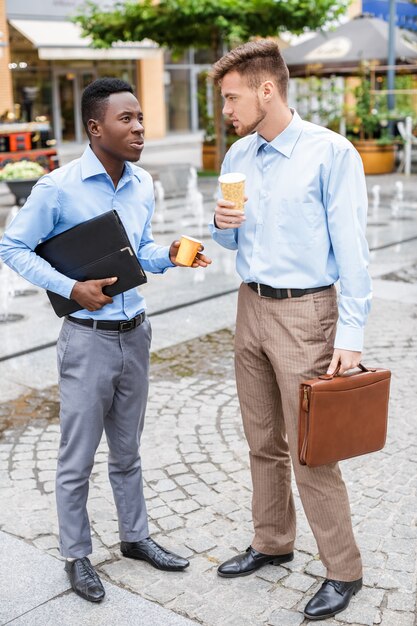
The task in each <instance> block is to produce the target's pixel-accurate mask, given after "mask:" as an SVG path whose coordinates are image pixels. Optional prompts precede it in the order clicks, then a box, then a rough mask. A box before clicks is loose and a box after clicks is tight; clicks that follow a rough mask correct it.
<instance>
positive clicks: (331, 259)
mask: <svg viewBox="0 0 417 626" xmlns="http://www.w3.org/2000/svg"><path fill="white" fill-rule="evenodd" d="M228 172H242V173H244V174H246V187H245V193H246V195H247V196H248V201H247V202H246V204H245V215H246V221H245V222H244V223H243V224H242V225H241V226H240V228H235V229H233V228H230V229H229V228H228V229H225V230H221V229H218V228H216V227H215V226H214V223H211V224H210V231H211V233H212V237H213V239H214V240H215V241H217V242H218V243H219V244H221V245H222V246H224V247H225V248H229V249H230V250H237V257H236V269H237V271H238V273H239V275H240V276H241V278H242V280H243V281H244V282H247V283H248V282H256V283H261V284H265V285H270V286H271V287H276V288H278V287H281V288H290V289H291V288H292V289H296V288H298V289H308V288H312V287H321V286H324V285H330V284H332V283H335V282H336V281H337V280H339V279H340V296H339V321H338V326H337V333H336V339H335V348H340V349H345V350H357V351H361V350H362V346H363V330H364V326H365V322H366V318H367V315H368V312H369V309H370V301H371V296H372V294H371V280H370V277H369V274H368V271H367V266H368V260H369V251H368V245H367V242H366V239H365V228H366V213H367V206H368V198H367V191H366V183H365V177H364V173H363V166H362V161H361V159H360V156H359V154H358V153H357V151H356V150H355V149H354V147H353V146H352V144H351V143H350V142H349V141H348V140H347V139H345V138H344V137H342V136H341V135H338V134H337V133H334V132H332V131H330V130H328V129H326V128H323V127H321V126H317V125H315V124H311V123H309V122H305V121H303V120H302V119H301V118H300V116H299V115H298V114H297V113H296V112H295V111H293V119H292V121H291V122H290V124H289V125H288V126H287V127H286V128H285V130H284V131H283V132H282V133H280V134H279V135H278V136H277V137H275V139H273V141H271V142H269V143H268V142H267V141H265V139H264V138H263V137H262V136H261V135H259V134H257V133H254V134H252V135H248V136H247V137H244V138H242V139H240V140H239V141H237V142H236V143H234V144H233V145H232V147H231V148H230V150H229V151H228V153H227V154H226V157H225V159H224V162H223V166H222V173H223V174H225V173H228Z"/></svg>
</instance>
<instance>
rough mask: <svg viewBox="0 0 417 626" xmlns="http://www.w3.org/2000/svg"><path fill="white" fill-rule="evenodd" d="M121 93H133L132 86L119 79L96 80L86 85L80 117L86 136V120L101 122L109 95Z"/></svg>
mask: <svg viewBox="0 0 417 626" xmlns="http://www.w3.org/2000/svg"><path fill="white" fill-rule="evenodd" d="M122 91H128V92H129V93H133V88H132V85H129V83H127V82H126V81H125V80H120V79H119V78H107V77H104V78H98V79H97V80H95V81H93V82H92V83H90V84H89V85H87V87H86V88H85V89H84V91H83V95H82V98H81V116H82V119H83V124H84V128H85V132H86V133H87V135H89V132H88V120H91V119H98V120H102V119H103V118H104V115H105V112H106V108H107V101H108V99H109V97H110V96H111V94H112V93H120V92H122Z"/></svg>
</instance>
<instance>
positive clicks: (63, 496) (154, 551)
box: [0, 78, 211, 602]
mask: <svg viewBox="0 0 417 626" xmlns="http://www.w3.org/2000/svg"><path fill="white" fill-rule="evenodd" d="M82 117H83V122H84V126H85V129H86V132H87V134H88V137H89V140H90V146H89V147H88V148H87V149H86V150H85V152H84V154H83V155H82V157H81V158H80V159H77V160H75V161H73V162H71V163H69V164H68V165H66V166H64V167H62V168H60V169H58V170H55V171H54V172H52V173H50V174H48V175H46V176H44V177H43V178H41V179H40V180H39V182H38V183H37V184H36V185H35V186H34V188H33V191H32V194H31V195H30V197H29V198H28V200H27V202H26V204H25V205H24V206H23V207H22V209H21V210H20V211H19V213H18V214H17V216H16V217H15V219H14V220H13V222H12V223H11V225H10V226H9V228H8V229H7V231H6V233H5V234H4V237H3V239H2V241H1V245H0V256H1V258H2V259H3V260H4V261H5V263H7V264H8V265H9V266H10V267H12V268H13V269H14V270H16V271H17V272H18V273H19V274H21V275H22V276H24V277H25V278H27V279H28V280H30V281H31V282H33V283H34V284H36V285H38V286H40V287H43V288H44V289H49V290H51V291H53V292H55V293H58V294H60V295H61V296H64V297H66V298H70V297H71V298H72V299H74V300H75V301H77V302H78V303H79V304H80V305H81V306H82V307H83V308H82V310H80V311H78V312H77V313H75V314H74V315H71V316H67V318H66V319H65V321H64V324H63V326H62V329H61V333H60V336H59V340H58V345H57V352H58V370H59V385H60V399H61V410H60V427H61V441H60V448H59V455H58V468H57V479H56V498H57V509H58V521H59V541H60V550H61V554H62V555H63V556H64V557H65V558H66V562H65V569H66V571H67V572H68V575H69V579H70V582H71V585H72V587H73V589H74V591H75V592H76V593H77V594H78V595H80V596H81V597H83V598H85V599H86V600H88V601H90V602H100V601H101V600H102V599H103V597H104V595H105V592H104V588H103V585H102V583H101V580H100V578H99V576H98V575H97V573H96V572H95V570H94V568H93V567H92V565H91V563H90V561H89V559H88V556H87V555H89V554H90V553H91V551H92V544H91V533H90V526H89V520H88V514H87V508H86V505H87V496H88V481H89V477H90V474H91V470H92V467H93V463H94V454H95V451H96V449H97V446H98V444H99V442H100V439H101V436H102V433H103V429H104V430H105V433H106V437H107V442H108V446H109V477H110V482H111V486H112V489H113V494H114V499H115V502H116V507H117V512H118V519H119V532H120V539H121V546H120V547H121V551H122V554H123V555H124V556H126V557H128V558H132V559H138V560H145V561H147V562H148V563H150V564H151V565H152V566H154V567H156V568H157V569H162V570H168V571H180V570H183V569H185V568H186V567H187V566H188V565H189V562H188V561H187V559H184V558H182V557H180V556H178V555H176V554H174V553H172V552H169V551H168V550H165V549H164V548H162V547H161V546H159V545H158V544H157V543H156V542H155V541H153V539H151V537H149V530H148V523H147V513H146V505H145V500H144V496H143V483H142V470H141V459H140V454H139V443H140V435H141V432H142V429H143V424H144V417H145V409H146V401H147V393H148V378H149V349H150V342H151V328H150V323H149V320H148V319H147V318H146V315H145V301H144V298H143V296H142V295H141V294H140V293H138V292H137V291H136V289H131V290H130V291H127V292H125V293H121V294H120V295H116V296H114V297H113V298H110V297H109V296H107V295H105V294H104V293H103V287H105V286H106V285H109V284H112V283H114V282H115V281H116V280H117V276H113V277H109V278H106V279H103V280H88V281H85V282H76V281H74V280H72V279H70V278H68V277H67V276H64V275H62V274H60V273H59V272H58V271H57V270H55V269H54V268H53V267H51V265H50V264H49V263H47V262H46V261H45V260H44V259H42V258H41V257H39V256H38V255H37V254H36V253H35V252H34V249H35V247H36V245H37V244H38V243H39V241H41V240H45V239H49V238H50V237H52V236H54V235H57V234H59V233H61V232H62V231H65V230H67V229H69V228H71V227H72V226H75V225H77V224H80V223H81V222H84V221H86V220H88V219H91V218H93V217H95V216H97V215H100V214H102V213H105V212H106V211H110V210H116V211H117V212H118V214H119V216H120V218H121V221H122V222H123V225H124V227H125V229H126V232H127V235H128V237H129V240H130V243H131V245H132V248H133V249H134V250H136V253H137V257H138V259H139V260H140V262H141V264H142V266H143V268H144V269H145V270H146V271H150V272H153V273H163V272H165V271H166V270H167V269H168V268H169V267H173V266H175V265H177V263H176V255H177V251H178V247H179V242H178V241H175V242H173V243H172V244H171V246H170V247H164V246H158V245H156V244H155V243H154V240H153V237H152V231H151V218H152V213H153V210H154V195H153V184H152V179H151V177H150V175H149V174H148V173H147V172H146V171H145V170H143V169H142V168H140V167H137V166H135V165H132V162H134V161H137V160H138V159H139V158H140V155H141V153H142V150H143V142H144V139H143V134H144V128H143V115H142V111H141V108H140V106H139V103H138V101H137V99H136V98H135V96H134V95H133V90H132V87H131V86H130V85H129V84H128V83H126V82H124V81H121V80H118V79H112V78H102V79H98V80H97V81H95V82H93V83H91V84H90V85H89V86H88V87H87V88H86V89H85V91H84V93H83V97H82ZM210 262H211V261H210V260H209V259H208V258H207V257H205V256H204V255H202V254H201V253H198V255H197V257H196V259H195V262H194V263H193V267H198V266H202V267H206V266H207V264H208V263H210Z"/></svg>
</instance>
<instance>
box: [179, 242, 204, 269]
mask: <svg viewBox="0 0 417 626" xmlns="http://www.w3.org/2000/svg"><path fill="white" fill-rule="evenodd" d="M201 245H202V243H201V241H198V239H193V237H188V235H182V237H181V239H180V247H179V248H178V252H177V258H176V262H177V263H180V264H181V265H186V266H187V267H190V266H191V265H192V264H193V263H194V260H195V257H196V256H197V252H198V251H199V250H200V246H201Z"/></svg>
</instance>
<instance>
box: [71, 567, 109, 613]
mask: <svg viewBox="0 0 417 626" xmlns="http://www.w3.org/2000/svg"><path fill="white" fill-rule="evenodd" d="M65 571H66V572H67V574H68V577H69V579H70V583H71V587H72V588H73V589H74V591H75V593H76V594H78V595H79V596H81V597H82V598H84V600H88V601H89V602H101V600H102V599H103V598H104V596H105V595H106V592H105V591H104V587H103V584H102V582H101V580H100V578H99V576H98V574H97V572H96V571H95V569H94V567H93V566H92V565H91V563H90V560H89V559H88V558H87V557H86V556H84V557H83V558H82V559H75V560H74V561H65Z"/></svg>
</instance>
